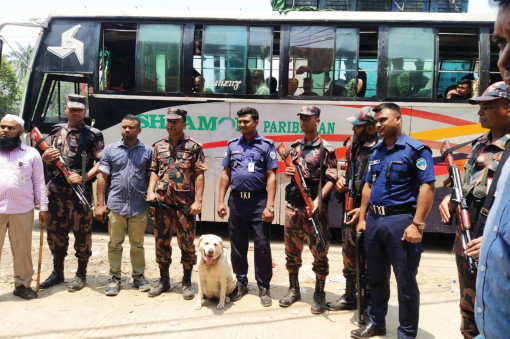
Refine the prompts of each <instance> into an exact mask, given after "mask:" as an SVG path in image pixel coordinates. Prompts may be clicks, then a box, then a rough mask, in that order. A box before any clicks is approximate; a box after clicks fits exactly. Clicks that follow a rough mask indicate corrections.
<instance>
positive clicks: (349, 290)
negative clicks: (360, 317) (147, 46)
mask: <svg viewBox="0 0 510 339" xmlns="http://www.w3.org/2000/svg"><path fill="white" fill-rule="evenodd" d="M326 308H327V309H328V310H329V311H343V310H355V309H356V308H358V305H357V302H356V284H355V283H354V281H351V280H347V285H346V286H345V294H344V295H342V296H341V297H340V298H338V299H337V300H336V301H333V302H328V303H326Z"/></svg>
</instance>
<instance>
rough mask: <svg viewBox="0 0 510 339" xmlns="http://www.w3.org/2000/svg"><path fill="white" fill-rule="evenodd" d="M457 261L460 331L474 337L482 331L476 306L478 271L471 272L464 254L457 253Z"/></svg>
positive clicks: (464, 334)
mask: <svg viewBox="0 0 510 339" xmlns="http://www.w3.org/2000/svg"><path fill="white" fill-rule="evenodd" d="M455 260H456V261H457V271H458V273H459V289H460V304H459V306H460V315H461V323H460V332H461V333H462V335H463V336H464V338H469V339H471V338H474V337H476V336H477V335H478V334H479V333H480V332H478V328H477V327H476V322H475V314H474V311H473V310H474V306H475V295H476V272H475V273H474V274H471V273H470V272H469V264H468V263H467V261H466V259H465V258H464V257H463V256H460V255H455Z"/></svg>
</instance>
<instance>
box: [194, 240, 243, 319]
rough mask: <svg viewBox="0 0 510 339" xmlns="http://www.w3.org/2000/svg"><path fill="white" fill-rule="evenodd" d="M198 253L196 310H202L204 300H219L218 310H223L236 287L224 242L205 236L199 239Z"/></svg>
mask: <svg viewBox="0 0 510 339" xmlns="http://www.w3.org/2000/svg"><path fill="white" fill-rule="evenodd" d="M197 252H198V253H197V262H198V299H197V302H196V303H195V309H196V310H199V309H201V308H202V300H203V299H204V298H208V299H209V298H217V299H219V303H218V306H216V308H217V309H218V310H221V309H223V308H224V307H225V302H227V303H229V302H230V298H229V297H228V295H229V294H230V293H232V292H233V291H234V289H235V287H236V282H235V281H236V280H235V276H234V272H233V271H232V264H231V263H230V260H229V258H228V254H227V251H226V250H225V249H224V248H223V241H222V240H221V238H220V237H218V236H216V235H214V234H204V235H202V236H201V237H200V239H198V246H197Z"/></svg>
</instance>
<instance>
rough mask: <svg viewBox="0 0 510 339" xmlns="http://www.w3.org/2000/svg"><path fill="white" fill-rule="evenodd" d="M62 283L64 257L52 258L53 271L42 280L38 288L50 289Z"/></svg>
mask: <svg viewBox="0 0 510 339" xmlns="http://www.w3.org/2000/svg"><path fill="white" fill-rule="evenodd" d="M62 282H64V257H61V256H54V257H53V271H52V272H51V274H50V276H49V277H48V278H47V279H46V280H44V281H43V282H42V283H41V284H40V285H39V287H40V288H42V289H45V288H50V287H51V286H55V285H57V284H60V283H62Z"/></svg>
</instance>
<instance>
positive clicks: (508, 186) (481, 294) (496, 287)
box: [474, 161, 510, 339]
mask: <svg viewBox="0 0 510 339" xmlns="http://www.w3.org/2000/svg"><path fill="white" fill-rule="evenodd" d="M497 185H498V186H497V189H496V198H495V199H494V204H493V205H492V207H491V211H490V213H489V216H488V217H487V222H486V223H485V229H484V231H483V240H482V248H481V249H480V256H479V262H478V274H477V277H476V301H475V310H474V311H475V319H476V325H477V327H478V329H479V330H480V334H482V335H483V336H484V337H485V338H487V339H489V338H507V336H508V335H509V333H510V307H509V305H510V283H509V277H510V250H509V248H510V200H509V199H508V195H507V194H505V192H509V191H510V161H506V163H505V164H504V165H503V169H502V172H501V176H500V177H499V180H498V183H497ZM477 338H478V337H477Z"/></svg>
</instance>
